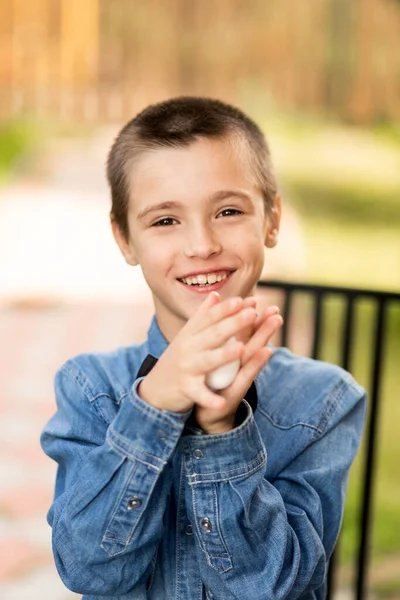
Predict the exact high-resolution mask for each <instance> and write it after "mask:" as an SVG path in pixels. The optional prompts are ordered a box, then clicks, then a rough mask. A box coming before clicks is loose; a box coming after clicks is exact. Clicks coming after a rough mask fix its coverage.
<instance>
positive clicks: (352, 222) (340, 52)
mask: <svg viewBox="0 0 400 600" xmlns="http://www.w3.org/2000/svg"><path fill="white" fill-rule="evenodd" d="M83 7H84V8H83ZM178 94H179V95H180V94H190V95H193V94H199V95H209V96H213V97H218V98H220V99H222V100H226V101H228V102H231V103H234V104H237V105H239V106H240V107H242V108H243V109H244V110H245V111H247V112H248V113H249V114H250V115H251V116H252V117H254V118H255V119H256V120H257V122H258V123H260V125H261V126H262V127H263V129H264V131H265V133H266V135H267V138H268V139H269V141H270V145H271V150H272V155H273V159H274V162H275V165H276V170H277V174H278V180H279V182H280V186H281V188H282V192H283V195H284V198H285V202H286V205H288V206H290V207H291V208H292V209H293V211H294V213H295V214H296V218H297V219H298V222H299V223H300V227H301V231H302V240H303V243H304V249H305V257H306V259H305V265H304V269H302V270H301V271H299V273H298V274H296V273H295V272H293V271H292V272H288V273H285V272H283V273H282V274H281V275H282V277H283V278H284V277H290V278H291V279H294V278H298V279H302V280H304V279H306V280H307V281H308V282H320V283H330V284H344V285H346V284H347V285H356V286H361V287H371V288H377V289H390V290H394V291H399V290H400V2H398V1H397V0H307V2H301V3H300V2H298V1H297V0H280V1H279V2H275V1H273V0H245V1H244V0H218V2H215V1H214V2H211V0H203V1H201V2H195V1H192V0H165V1H163V2H160V1H157V0H146V1H143V0H113V1H112V2H110V1H106V0H85V2H84V3H82V1H81V0H30V1H29V2H26V0H2V1H1V2H0V116H1V118H2V123H1V125H0V178H3V180H4V178H5V177H6V174H7V173H8V174H10V172H12V170H13V169H14V171H15V169H18V168H21V164H23V162H22V163H21V158H22V159H23V158H24V157H26V156H29V154H30V153H32V152H34V151H35V150H36V151H37V149H38V148H40V147H41V145H43V143H44V142H45V141H46V139H48V138H50V137H56V136H65V135H68V136H72V137H73V136H77V137H79V136H82V135H86V136H87V135H91V134H92V133H93V132H96V131H97V130H98V129H99V128H100V127H103V126H104V125H107V124H108V125H109V124H111V125H112V126H115V130H117V128H118V127H119V126H120V125H121V124H122V123H123V122H124V121H126V120H127V119H129V118H131V117H132V116H133V115H134V114H135V113H137V111H139V110H140V109H142V108H143V107H144V106H146V105H147V104H149V103H151V102H156V101H160V100H163V99H165V98H167V97H170V96H174V95H178ZM330 310H331V312H330V315H331V317H330V319H328V320H327V322H328V325H327V327H329V328H330V329H329V332H328V335H327V338H329V339H330V340H331V343H328V344H326V346H325V347H324V350H323V355H324V356H323V357H324V358H325V359H326V360H332V361H335V350H334V347H335V335H336V334H337V327H336V322H337V317H335V315H338V313H339V312H340V310H341V308H340V306H339V305H338V304H335V302H332V306H331V308H330ZM371 310H372V308H371V306H368V303H367V304H366V305H365V306H364V307H363V309H362V311H360V316H359V319H358V321H359V322H358V324H357V328H358V340H359V341H358V346H357V355H356V357H355V364H354V369H353V372H354V373H355V375H356V376H357V377H358V379H359V380H360V381H361V383H363V384H364V385H367V383H368V377H369V373H367V372H365V365H366V364H367V355H368V353H369V352H370V348H369V345H370V340H371V334H370V332H369V326H368V323H369V320H370V315H371ZM388 349H389V350H390V351H388V355H389V356H390V359H389V360H388V361H387V364H386V367H385V369H386V372H385V386H384V393H383V398H382V402H383V411H382V424H381V431H380V438H381V440H382V444H381V446H380V451H379V459H378V462H379V464H378V482H377V488H376V489H377V491H376V520H375V527H374V541H373V548H372V550H373V556H374V559H375V560H376V561H378V564H383V563H382V561H383V560H384V559H385V558H387V560H388V561H389V562H388V563H387V564H393V568H391V569H389V575H388V577H386V579H385V578H383V579H382V578H381V579H379V577H377V579H376V581H375V584H374V585H375V587H374V590H375V592H376V593H377V594H380V595H381V596H382V597H383V596H384V597H389V596H390V597H396V593H397V592H398V590H399V589H400V575H399V574H400V542H399V535H398V534H399V531H400V478H399V476H398V473H399V470H398V461H399V458H400V436H399V435H398V431H397V427H398V422H399V418H400V412H399V406H400V404H399V401H398V400H399V396H400V394H399V392H400V388H399V382H398V359H399V356H400V311H399V310H398V309H393V310H392V311H391V315H390V327H389V333H388ZM396 417H397V418H396ZM359 470H360V466H359V463H357V464H356V466H355V469H354V470H353V475H352V479H351V485H350V491H349V498H348V504H347V509H346V518H345V524H344V538H343V543H342V561H343V563H344V565H346V564H348V563H349V561H350V558H351V556H352V553H353V550H354V547H355V546H356V543H357V540H356V533H355V522H356V516H355V515H356V510H357V502H358V493H359V488H358V476H359ZM396 473H397V475H395V474H396ZM393 590H395V591H393ZM396 590H397V592H396Z"/></svg>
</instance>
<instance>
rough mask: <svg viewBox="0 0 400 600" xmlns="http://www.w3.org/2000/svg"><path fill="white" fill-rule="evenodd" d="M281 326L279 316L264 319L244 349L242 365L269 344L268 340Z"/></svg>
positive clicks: (281, 320)
mask: <svg viewBox="0 0 400 600" xmlns="http://www.w3.org/2000/svg"><path fill="white" fill-rule="evenodd" d="M282 324H283V319H282V317H281V315H279V314H272V315H271V316H267V317H265V321H264V323H262V324H261V325H260V326H259V328H258V329H257V331H256V332H255V333H254V335H253V336H252V337H251V338H250V340H249V341H248V342H247V344H246V345H245V347H244V350H243V354H242V365H245V364H246V363H247V362H248V361H249V360H250V359H251V357H252V356H253V354H255V353H256V352H257V351H258V350H259V349H260V348H262V347H263V346H265V345H266V344H267V343H268V342H269V340H270V338H271V337H272V336H273V335H274V333H276V331H278V329H279V328H280V327H281V326H282Z"/></svg>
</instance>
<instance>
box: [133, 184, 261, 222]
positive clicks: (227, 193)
mask: <svg viewBox="0 0 400 600" xmlns="http://www.w3.org/2000/svg"><path fill="white" fill-rule="evenodd" d="M232 196H237V197H239V198H242V199H243V200H247V201H249V200H251V194H250V193H249V192H246V191H245V190H220V191H219V192H216V193H215V194H213V195H212V196H211V197H210V201H211V202H217V201H219V200H224V199H225V198H230V197H232ZM171 208H175V209H176V208H182V204H181V203H180V202H176V201H175V200H168V201H166V202H160V204H153V205H152V206H147V207H146V208H144V209H143V210H141V211H140V213H139V214H138V216H137V219H138V220H141V219H143V218H144V217H146V216H147V215H148V214H149V213H152V212H157V211H158V210H167V209H171Z"/></svg>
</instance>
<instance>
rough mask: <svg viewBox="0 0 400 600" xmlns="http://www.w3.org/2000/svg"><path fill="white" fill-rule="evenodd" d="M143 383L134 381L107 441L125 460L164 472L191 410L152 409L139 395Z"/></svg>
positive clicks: (111, 426)
mask: <svg viewBox="0 0 400 600" xmlns="http://www.w3.org/2000/svg"><path fill="white" fill-rule="evenodd" d="M143 379H144V378H143V377H141V378H139V379H137V380H136V381H135V383H134V384H133V386H132V389H131V393H130V394H129V396H128V397H127V398H125V400H124V401H123V403H122V405H121V407H120V409H119V412H118V415H117V416H116V417H115V419H114V421H113V422H112V424H111V425H110V427H109V428H108V431H107V441H108V443H109V444H110V445H111V446H112V447H113V448H115V450H116V451H117V452H119V453H121V454H123V455H124V456H126V457H128V458H132V459H134V460H138V461H141V462H144V463H146V464H148V465H149V466H150V467H154V468H155V469H156V470H161V469H162V468H163V467H164V466H165V464H166V463H167V462H168V460H169V458H170V457H171V455H172V453H173V452H174V450H175V447H176V445H177V443H178V441H179V439H180V437H181V435H182V431H183V428H184V426H185V422H186V420H187V419H188V417H189V416H190V414H191V412H192V409H190V410H188V411H186V412H184V413H178V412H173V411H168V410H160V409H158V408H155V407H154V406H151V405H150V404H148V402H146V401H145V400H143V398H141V397H140V396H139V395H138V392H137V390H138V386H139V384H140V383H141V381H142V380H143Z"/></svg>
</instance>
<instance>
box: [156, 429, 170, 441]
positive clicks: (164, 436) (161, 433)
mask: <svg viewBox="0 0 400 600" xmlns="http://www.w3.org/2000/svg"><path fill="white" fill-rule="evenodd" d="M158 439H159V440H162V441H164V440H167V439H168V433H167V432H166V431H165V429H160V431H159V432H158Z"/></svg>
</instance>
